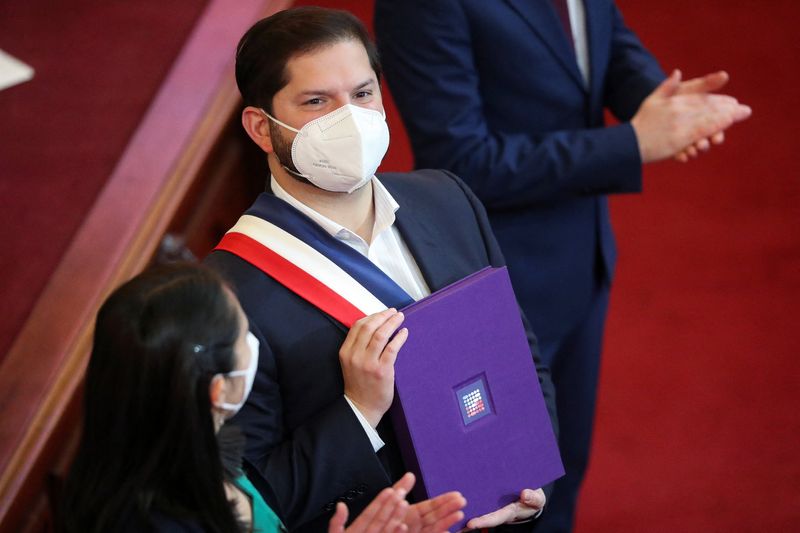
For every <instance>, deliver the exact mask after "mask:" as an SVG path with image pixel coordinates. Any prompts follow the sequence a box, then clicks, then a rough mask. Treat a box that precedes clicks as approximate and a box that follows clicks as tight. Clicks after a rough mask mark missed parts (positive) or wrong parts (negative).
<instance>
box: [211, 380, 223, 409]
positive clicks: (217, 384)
mask: <svg viewBox="0 0 800 533" xmlns="http://www.w3.org/2000/svg"><path fill="white" fill-rule="evenodd" d="M208 396H209V399H210V400H211V405H219V404H221V403H223V402H224V401H225V378H224V377H222V376H221V375H219V374H217V375H216V376H214V377H213V378H211V383H210V384H209V386H208Z"/></svg>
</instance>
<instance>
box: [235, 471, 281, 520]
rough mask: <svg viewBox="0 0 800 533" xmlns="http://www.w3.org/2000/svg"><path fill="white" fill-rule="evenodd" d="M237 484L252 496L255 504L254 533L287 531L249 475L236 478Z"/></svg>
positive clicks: (251, 499)
mask: <svg viewBox="0 0 800 533" xmlns="http://www.w3.org/2000/svg"><path fill="white" fill-rule="evenodd" d="M234 483H236V486H238V487H239V488H240V489H242V490H243V491H244V492H245V494H247V495H248V496H250V501H251V502H252V505H253V531H254V533H280V532H284V531H286V528H285V527H284V525H283V523H282V522H281V519H280V518H278V515H276V514H275V512H274V511H273V510H272V509H270V508H269V505H267V502H265V501H264V498H262V497H261V494H259V492H258V491H257V490H256V488H255V487H254V486H253V484H252V483H250V480H249V479H247V476H245V475H241V476H239V477H238V478H236V481H235V482H234Z"/></svg>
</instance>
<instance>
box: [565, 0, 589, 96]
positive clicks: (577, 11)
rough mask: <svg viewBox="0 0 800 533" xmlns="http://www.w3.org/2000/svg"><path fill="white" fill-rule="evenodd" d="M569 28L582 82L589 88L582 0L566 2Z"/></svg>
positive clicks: (584, 15) (587, 49)
mask: <svg viewBox="0 0 800 533" xmlns="http://www.w3.org/2000/svg"><path fill="white" fill-rule="evenodd" d="M567 10H568V11H569V26H570V29H571V30H572V42H573V44H574V45H575V57H576V59H577V60H578V70H580V71H581V75H582V76H583V82H584V84H585V85H586V86H587V87H588V86H589V43H588V40H587V38H586V8H585V7H584V5H583V0H567Z"/></svg>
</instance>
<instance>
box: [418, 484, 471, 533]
mask: <svg viewBox="0 0 800 533" xmlns="http://www.w3.org/2000/svg"><path fill="white" fill-rule="evenodd" d="M465 505H467V500H466V499H465V498H464V496H462V495H461V493H459V492H447V493H445V494H441V495H439V496H437V497H435V498H432V499H430V500H425V501H424V502H420V503H418V504H415V505H414V510H415V511H416V514H417V517H418V520H419V530H420V531H421V532H422V533H439V532H441V531H447V529H448V528H449V527H450V526H452V525H453V524H455V523H456V522H458V521H460V520H463V519H464V513H463V512H462V509H463V508H464V506H465Z"/></svg>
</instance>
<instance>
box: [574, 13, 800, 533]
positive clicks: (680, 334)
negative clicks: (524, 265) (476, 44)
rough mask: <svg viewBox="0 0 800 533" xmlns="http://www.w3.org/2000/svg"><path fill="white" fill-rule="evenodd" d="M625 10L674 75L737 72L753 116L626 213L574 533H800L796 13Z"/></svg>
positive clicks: (652, 176)
mask: <svg viewBox="0 0 800 533" xmlns="http://www.w3.org/2000/svg"><path fill="white" fill-rule="evenodd" d="M619 5H620V7H621V9H622V11H623V13H625V14H626V20H627V22H628V23H629V24H630V25H631V26H632V27H634V28H636V29H637V31H638V33H639V35H640V36H641V37H642V39H643V40H644V41H645V43H646V44H647V45H648V46H649V47H650V48H651V50H653V52H654V53H655V54H656V56H658V57H659V59H660V60H661V63H662V66H663V67H664V68H665V69H671V68H674V67H679V68H681V69H682V70H683V71H684V74H685V75H688V76H694V75H700V74H703V73H705V72H707V71H712V70H715V69H718V68H725V69H726V70H728V71H729V72H730V74H731V78H732V81H731V83H730V93H731V94H733V95H735V96H737V97H738V98H739V99H740V100H742V101H743V102H746V103H748V104H750V105H751V106H753V108H754V116H753V117H752V118H751V119H750V120H749V121H748V122H746V123H744V124H741V125H739V127H735V128H734V129H733V130H731V132H730V134H729V135H728V140H727V141H726V143H725V145H723V146H722V147H720V148H718V149H715V150H713V151H712V152H711V153H710V154H708V155H706V156H704V157H702V158H701V159H699V160H697V161H695V162H693V163H691V164H689V165H685V166H684V165H680V164H677V163H662V164H659V165H656V166H652V167H649V168H648V169H647V171H646V176H645V180H646V181H645V193H644V194H643V195H640V196H634V197H625V198H618V199H616V200H615V201H614V203H613V209H614V210H613V214H614V221H615V227H616V229H617V236H618V243H619V247H620V261H619V266H618V271H617V278H616V286H615V289H614V292H613V293H612V302H611V312H610V317H609V322H608V328H607V339H606V349H605V355H604V363H603V374H602V381H601V392H600V400H599V408H598V411H599V412H598V419H597V430H596V433H595V447H594V456H593V460H592V464H591V467H590V472H589V477H588V480H587V483H586V487H585V491H584V493H583V498H582V500H581V507H580V512H579V520H578V524H579V527H578V528H577V531H578V532H579V533H587V532H605V531H653V532H655V531H697V532H707V531H771V532H772V531H797V530H798V529H797V528H798V527H800V460H798V458H797V448H798V442H800V415H798V413H797V409H796V402H797V401H798V399H800V396H799V395H800V364H798V354H799V353H800V336H799V335H798V331H797V329H798V320H800V160H798V158H797V157H796V156H795V155H794V150H793V149H792V147H791V146H790V144H794V142H795V138H794V137H795V133H796V131H797V124H798V121H800V112H798V108H797V105H796V103H795V102H796V94H797V91H796V87H797V84H798V82H800V76H798V73H797V70H796V69H795V68H787V67H789V65H796V64H797V52H798V51H800V49H798V46H797V44H796V42H797V41H796V36H795V34H794V31H793V26H794V25H795V23H796V22H797V21H798V20H800V7H799V6H798V4H797V3H796V2H791V1H773V2H766V3H759V4H758V9H754V8H755V7H756V5H755V4H752V3H746V2H726V1H723V0H717V1H711V2H704V3H701V2H689V1H686V0H681V1H677V2H669V3H666V2H665V3H658V4H655V3H643V2H634V1H632V0H625V1H620V2H619ZM656 5H657V6H658V7H654V6H656ZM645 6H646V7H645Z"/></svg>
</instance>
